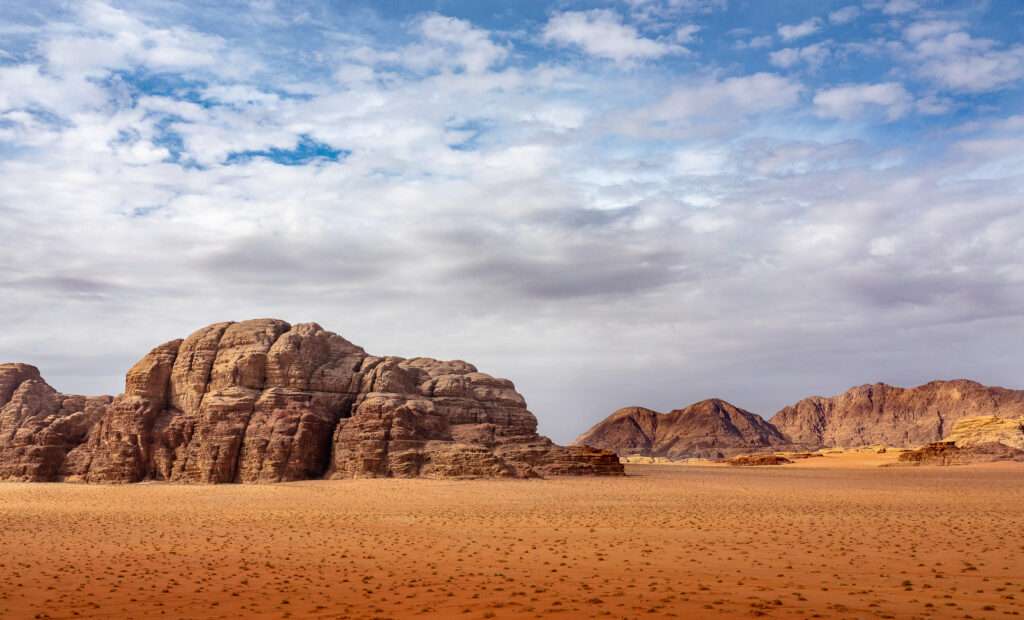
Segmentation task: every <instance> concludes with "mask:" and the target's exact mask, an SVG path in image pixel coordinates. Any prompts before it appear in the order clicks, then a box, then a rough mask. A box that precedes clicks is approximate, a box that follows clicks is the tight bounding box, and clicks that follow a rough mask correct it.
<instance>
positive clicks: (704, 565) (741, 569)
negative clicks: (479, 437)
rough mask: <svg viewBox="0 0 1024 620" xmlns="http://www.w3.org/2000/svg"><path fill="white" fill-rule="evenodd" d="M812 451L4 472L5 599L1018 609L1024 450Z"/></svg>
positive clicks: (393, 613)
mask: <svg viewBox="0 0 1024 620" xmlns="http://www.w3.org/2000/svg"><path fill="white" fill-rule="evenodd" d="M811 460H812V459H808V460H807V461H803V462H799V463H795V464H793V465H786V466H782V467H773V468H750V469H745V468H728V467H680V466H661V465H629V466H628V467H627V469H628V472H629V473H630V474H631V475H630V476H627V477H625V478H616V479H554V480H533V481H493V480H492V481H430V480H355V481H316V482H299V483H288V484H279V485H269V486H263V485H257V486H248V485H247V486H241V485H225V486H216V487H212V486H176V485H167V484H143V485H130V486H78V485H69V484H22V483H7V484H0V542H2V549H3V550H4V553H3V554H2V556H0V617H3V618H111V617H119V618H153V617H168V618H180V617H189V618H239V617H260V618H271V617H273V618H278V617H294V618H301V617H316V618H341V617H345V618H349V617H351V618H371V617H460V618H462V617H464V618H536V617H545V616H549V615H552V616H555V617H563V618H590V617H594V618H603V617H609V618H662V617H678V618H694V617H753V616H767V617H777V618H806V617H815V614H817V617H828V618H872V617H878V618H911V617H919V618H940V617H942V618H945V617H951V618H952V617H957V618H964V617H973V618H997V617H998V618H1002V617H1006V615H1007V614H1010V615H1018V614H1020V613H1021V612H1024V466H1020V465H1010V464H997V465H981V466H971V467H960V468H929V467H922V468H880V467H853V468H851V467H845V468H844V467H837V466H835V465H834V464H832V465H829V466H818V465H815V464H814V463H810V462H808V461H811ZM823 460H826V459H813V461H815V462H820V461H823Z"/></svg>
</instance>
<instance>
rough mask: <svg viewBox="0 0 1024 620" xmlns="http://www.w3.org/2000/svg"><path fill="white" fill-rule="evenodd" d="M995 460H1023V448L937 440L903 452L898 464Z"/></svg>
mask: <svg viewBox="0 0 1024 620" xmlns="http://www.w3.org/2000/svg"><path fill="white" fill-rule="evenodd" d="M996 461H1017V462H1024V450H1018V449H1017V448H1011V447H1010V446H1005V445H1003V444H1001V443H981V444H975V445H971V446H967V447H963V448H961V447H958V446H957V445H956V444H954V443H953V442H951V441H939V442H935V443H930V444H928V445H926V446H924V447H922V448H918V449H917V450H908V451H907V452H903V453H901V454H900V459H899V463H900V464H906V465H971V464H974V463H994V462H996Z"/></svg>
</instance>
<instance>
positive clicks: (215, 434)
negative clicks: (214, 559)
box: [0, 319, 623, 483]
mask: <svg viewBox="0 0 1024 620" xmlns="http://www.w3.org/2000/svg"><path fill="white" fill-rule="evenodd" d="M622 471H623V469H622V466H621V465H620V464H619V462H618V459H617V458H616V457H615V455H614V454H612V453H610V452H604V451H600V450H594V449H590V448H583V447H561V446H557V445H555V444H553V443H552V442H551V441H550V440H548V439H547V438H545V437H542V436H540V435H538V434H537V420H536V418H535V417H534V416H533V414H532V413H530V411H528V410H527V409H526V402H525V401H524V399H523V397H522V396H521V395H520V394H519V393H518V392H517V391H516V390H515V387H514V386H513V384H512V383H511V382H510V381H508V380H506V379H498V378H495V377H491V376H489V375H486V374H484V373H481V372H478V371H477V369H476V368H475V367H474V366H472V365H471V364H468V363H466V362H462V361H449V362H445V361H439V360H434V359H428V358H413V359H402V358H398V357H376V356H372V355H368V354H367V353H366V352H365V351H364V350H363V349H362V348H360V347H358V346H356V345H354V344H352V343H351V342H349V341H347V340H345V339H344V338H342V337H341V336H339V335H337V334H334V333H331V332H329V331H326V330H324V329H323V328H321V327H320V326H319V325H317V324H315V323H307V324H299V325H294V326H293V325H289V324H288V323H285V322H284V321H279V320H275V319H258V320H252V321H243V322H239V323H233V322H230V323H216V324H214V325H210V326H207V327H204V328H202V329H200V330H199V331H197V332H195V333H193V334H192V335H191V336H189V337H188V338H185V339H184V340H173V341H171V342H167V343H165V344H162V345H160V346H158V347H156V348H155V349H153V350H152V351H150V352H149V354H147V355H146V356H145V357H143V358H142V359H141V360H139V362H138V363H136V364H135V365H134V366H133V367H132V368H131V370H129V371H128V375H127V377H126V380H125V391H124V394H122V395H120V396H117V397H116V398H111V397H92V398H87V397H83V396H66V395H62V394H59V393H57V392H56V391H55V390H54V389H53V388H51V387H50V386H49V385H47V384H46V383H45V382H44V381H43V380H42V378H41V377H40V376H39V371H38V370H36V369H35V368H34V367H32V366H27V365H24V364H3V365H0V478H2V479H17V480H34V481H52V480H71V481H85V482H138V481H143V480H169V481H177V482H209V483H217V482H277V481H287V480H305V479H310V478H321V477H327V478H348V477H378V476H395V477H417V476H424V477H464V476H501V477H536V476H550V475H562V474H621V473H622Z"/></svg>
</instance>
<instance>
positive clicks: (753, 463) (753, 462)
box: [725, 454, 793, 467]
mask: <svg viewBox="0 0 1024 620" xmlns="http://www.w3.org/2000/svg"><path fill="white" fill-rule="evenodd" d="M725 462H726V463H728V464H729V465H732V466H734V467H757V466H760V465H787V464H789V463H792V462H793V461H791V460H789V459H787V458H786V457H784V456H780V455H778V454H740V455H739V456H734V457H732V458H730V459H726V461H725Z"/></svg>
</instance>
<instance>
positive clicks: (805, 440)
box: [771, 379, 1024, 448]
mask: <svg viewBox="0 0 1024 620" xmlns="http://www.w3.org/2000/svg"><path fill="white" fill-rule="evenodd" d="M983 415H995V416H998V417H1002V418H1006V417H1020V416H1024V391H1021V390H1008V389H1005V388H998V387H986V386H984V385H981V384H979V383H975V382H974V381H966V380H962V379H961V380H956V381H933V382H931V383H927V384H925V385H921V386H918V387H915V388H900V387H893V386H891V385H886V384H884V383H876V384H874V385H862V386H859V387H855V388H852V389H850V390H848V391H846V392H844V393H843V394H840V395H838V396H833V397H831V398H824V397H821V396H812V397H810V398H805V399H803V400H801V401H800V402H798V403H796V404H795V405H792V406H789V407H786V408H784V409H782V410H781V411H779V412H778V413H776V414H775V415H774V416H773V417H772V418H771V422H772V424H774V425H775V426H776V427H777V428H778V429H779V430H780V431H782V432H783V433H784V434H785V435H786V436H787V437H789V438H790V439H791V440H792V441H793V442H794V443H796V444H799V445H802V446H806V447H809V448H819V447H851V446H864V445H872V444H883V445H889V446H899V447H913V446H919V445H922V444H926V443H929V442H935V441H939V440H941V439H942V438H943V437H944V436H945V434H946V433H947V432H948V431H949V430H950V429H952V428H953V424H954V423H955V422H956V421H957V420H960V419H963V418H968V417H976V416H983Z"/></svg>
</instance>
